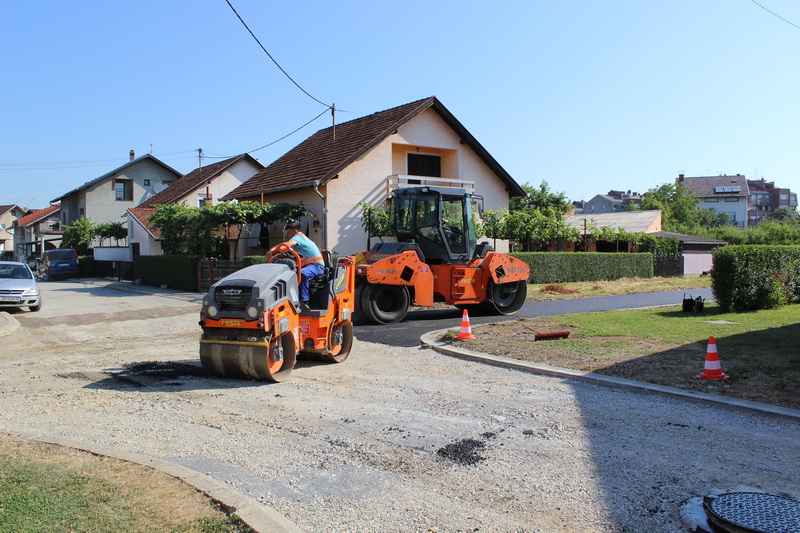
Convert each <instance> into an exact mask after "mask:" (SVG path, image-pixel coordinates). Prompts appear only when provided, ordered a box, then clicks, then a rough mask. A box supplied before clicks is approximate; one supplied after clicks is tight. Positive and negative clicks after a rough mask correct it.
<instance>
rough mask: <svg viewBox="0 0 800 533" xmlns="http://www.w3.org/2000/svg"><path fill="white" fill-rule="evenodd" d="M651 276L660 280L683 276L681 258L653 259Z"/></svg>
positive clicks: (678, 256) (680, 256)
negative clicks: (660, 278)
mask: <svg viewBox="0 0 800 533" xmlns="http://www.w3.org/2000/svg"><path fill="white" fill-rule="evenodd" d="M653 276H657V277H662V278H674V277H677V276H683V256H682V255H675V256H666V257H659V256H655V257H653Z"/></svg>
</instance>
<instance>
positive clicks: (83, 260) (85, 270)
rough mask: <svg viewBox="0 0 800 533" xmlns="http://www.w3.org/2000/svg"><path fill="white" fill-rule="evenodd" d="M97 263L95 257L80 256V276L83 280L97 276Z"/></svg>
mask: <svg viewBox="0 0 800 533" xmlns="http://www.w3.org/2000/svg"><path fill="white" fill-rule="evenodd" d="M95 263H97V261H95V259H94V256H93V255H81V256H78V272H80V273H79V274H78V275H79V276H80V277H82V278H93V277H95V276H97V272H96V271H95Z"/></svg>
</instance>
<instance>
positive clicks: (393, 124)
mask: <svg viewBox="0 0 800 533" xmlns="http://www.w3.org/2000/svg"><path fill="white" fill-rule="evenodd" d="M426 178H441V181H442V183H448V184H451V185H452V186H458V187H464V188H467V189H470V190H473V191H474V192H475V193H476V194H478V195H480V196H482V197H483V199H484V208H485V209H491V210H495V211H498V210H501V209H507V208H508V199H509V197H510V196H523V195H524V194H525V191H524V190H523V189H522V187H520V185H519V184H518V183H517V182H516V181H514V179H512V178H511V176H510V175H509V174H508V173H507V172H506V171H505V170H504V169H503V168H502V167H501V166H500V164H499V163H498V162H497V161H496V160H495V159H494V158H493V157H492V156H491V155H490V154H489V152H487V151H486V149H485V148H483V146H481V145H480V143H479V142H478V141H477V140H476V139H475V137H473V136H472V134H471V133H470V132H469V131H467V129H466V128H465V127H464V126H463V125H462V124H461V123H460V122H459V121H458V120H457V119H456V118H455V117H454V116H453V115H452V113H450V111H448V110H447V109H446V108H445V107H444V105H442V103H441V102H440V101H439V100H438V99H436V97H430V98H425V99H423V100H418V101H416V102H411V103H408V104H405V105H402V106H399V107H395V108H392V109H388V110H386V111H381V112H378V113H375V114H372V115H369V116H366V117H362V118H359V119H355V120H352V121H350V122H345V123H343V124H337V125H336V126H332V127H330V128H326V129H323V130H320V131H318V132H317V133H315V134H314V135H312V136H311V137H309V138H308V139H306V140H305V141H303V142H302V143H300V144H299V145H298V146H296V147H295V148H293V149H292V150H290V151H289V152H288V153H286V154H285V155H284V156H282V157H280V158H279V159H277V160H276V161H275V162H274V163H272V164H270V165H269V166H267V167H266V168H265V169H264V170H262V171H260V172H259V173H257V174H256V175H255V176H253V177H252V178H250V179H249V180H248V181H246V182H245V183H244V184H242V185H241V186H239V187H237V188H236V189H234V190H233V191H232V192H230V193H229V194H227V195H226V196H225V198H224V199H238V200H254V201H257V202H260V203H265V202H267V203H271V204H276V203H280V202H287V203H299V202H301V201H302V202H304V203H305V204H307V207H308V208H309V209H310V210H311V211H313V212H314V214H315V216H314V217H313V218H312V219H311V220H310V221H308V230H307V231H306V234H307V235H308V236H309V237H310V238H311V239H312V240H314V241H315V242H316V243H317V245H319V246H320V248H322V249H327V250H331V251H332V252H333V253H334V254H351V253H356V252H359V251H364V249H365V247H366V233H365V232H364V230H363V228H362V226H361V214H362V208H360V207H359V206H358V204H359V203H360V202H369V203H370V204H372V205H379V204H382V203H383V202H384V201H385V200H386V199H387V198H388V196H389V194H390V193H391V191H392V190H393V188H395V187H397V186H399V185H401V184H409V185H414V184H421V183H424V181H425V179H426ZM269 237H270V241H271V242H272V243H274V242H276V241H277V240H280V238H281V236H280V232H277V234H276V232H272V233H270V236H269ZM498 248H499V249H500V250H501V251H505V250H506V249H507V243H500V242H499V241H498Z"/></svg>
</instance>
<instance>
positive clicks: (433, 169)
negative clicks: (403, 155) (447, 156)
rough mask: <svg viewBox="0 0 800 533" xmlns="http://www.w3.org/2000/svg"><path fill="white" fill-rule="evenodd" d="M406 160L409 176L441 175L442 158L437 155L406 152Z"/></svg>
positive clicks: (438, 176)
mask: <svg viewBox="0 0 800 533" xmlns="http://www.w3.org/2000/svg"><path fill="white" fill-rule="evenodd" d="M407 161H408V173H409V174H410V175H411V176H428V177H431V178H441V177H442V158H441V157H439V156H438V155H426V154H408V160H407Z"/></svg>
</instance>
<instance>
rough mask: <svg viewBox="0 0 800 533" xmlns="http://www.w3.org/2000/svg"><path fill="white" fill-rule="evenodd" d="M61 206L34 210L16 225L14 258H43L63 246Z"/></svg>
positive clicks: (20, 259)
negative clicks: (31, 256)
mask: <svg viewBox="0 0 800 533" xmlns="http://www.w3.org/2000/svg"><path fill="white" fill-rule="evenodd" d="M63 233H64V232H63V228H62V225H61V204H54V205H51V206H49V207H45V208H44V209H34V210H32V211H30V212H28V213H27V214H26V215H25V216H22V217H20V218H18V219H17V221H16V223H15V224H14V257H15V258H16V260H17V261H22V260H23V259H24V258H25V257H27V256H29V255H35V256H41V255H42V253H43V252H45V251H46V250H54V249H56V248H58V247H59V246H60V245H61V237H62V236H63Z"/></svg>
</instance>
